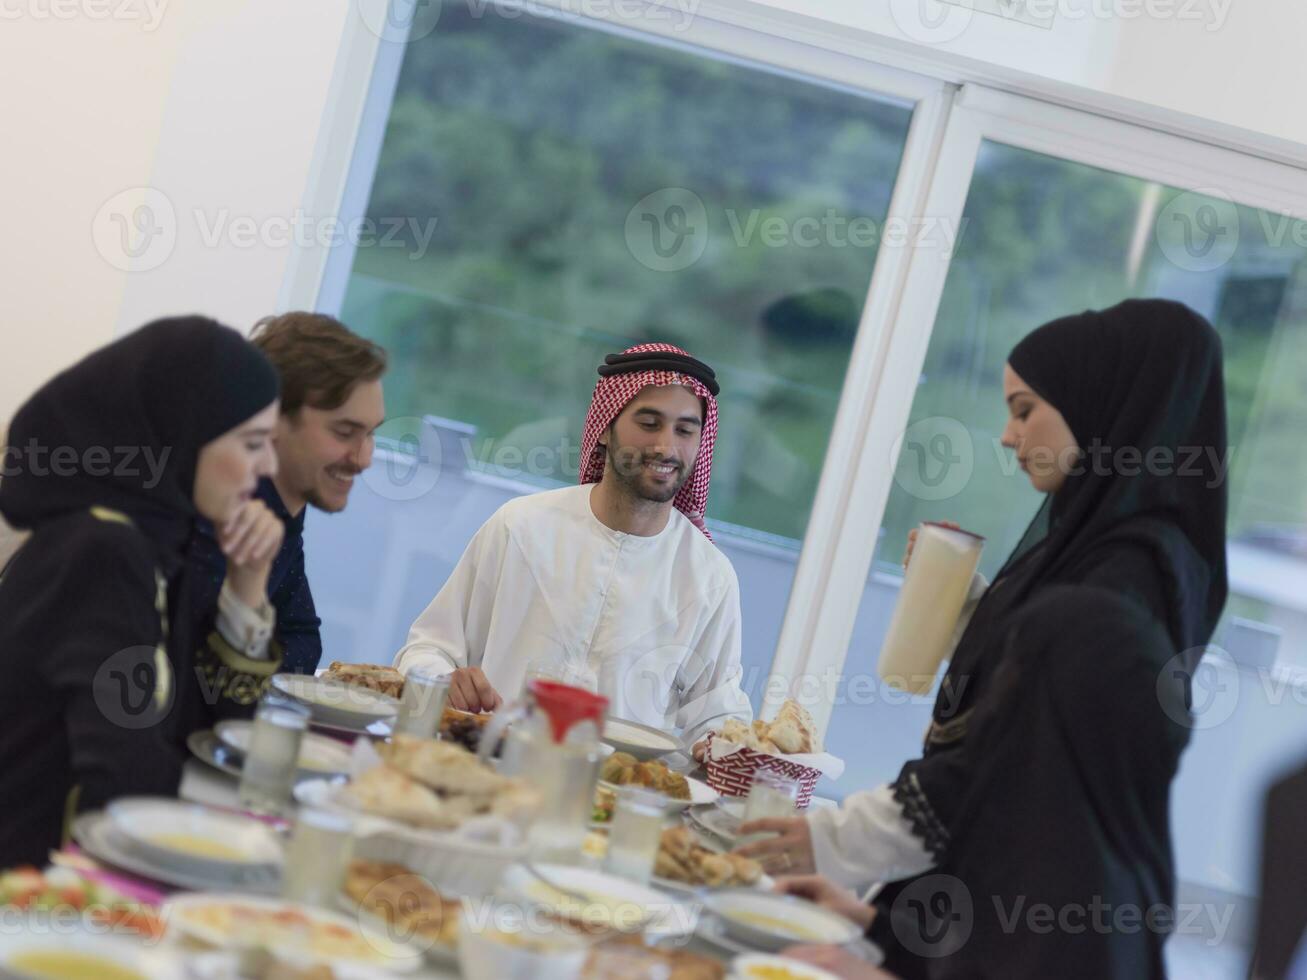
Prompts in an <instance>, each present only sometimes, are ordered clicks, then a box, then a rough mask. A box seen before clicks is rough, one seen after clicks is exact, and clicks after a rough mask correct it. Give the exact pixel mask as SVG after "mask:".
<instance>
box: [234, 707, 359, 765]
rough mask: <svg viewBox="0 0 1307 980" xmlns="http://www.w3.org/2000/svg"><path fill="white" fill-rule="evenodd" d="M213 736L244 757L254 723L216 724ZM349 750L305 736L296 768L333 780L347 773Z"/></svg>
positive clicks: (322, 737)
mask: <svg viewBox="0 0 1307 980" xmlns="http://www.w3.org/2000/svg"><path fill="white" fill-rule="evenodd" d="M213 733H214V734H215V735H217V736H218V739H219V740H220V741H221V742H222V743H223V744H224V745H226V746H227V747H229V748H231V749H233V750H235V751H236V752H239V753H240V754H241V755H245V754H246V753H248V752H249V750H250V739H251V738H252V737H253V734H254V722H252V721H244V720H237V719H232V720H228V721H220V722H218V724H217V725H215V726H214V729H213ZM349 762H350V751H349V746H348V745H346V744H345V743H344V742H341V741H339V740H337V739H334V738H327V736H325V735H315V734H314V733H313V732H306V733H305V734H304V740H303V741H302V742H300V757H299V762H298V764H297V768H299V769H300V770H301V771H303V772H306V773H315V774H317V775H326V776H336V775H340V774H342V773H347V772H349Z"/></svg>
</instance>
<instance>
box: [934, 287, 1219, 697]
mask: <svg viewBox="0 0 1307 980" xmlns="http://www.w3.org/2000/svg"><path fill="white" fill-rule="evenodd" d="M1008 363H1009V364H1011V366H1012V369H1013V370H1014V371H1015V372H1016V373H1017V374H1018V375H1019V376H1020V377H1021V379H1022V380H1023V381H1024V382H1025V383H1026V384H1027V385H1029V386H1030V387H1031V389H1033V391H1034V392H1035V393H1036V394H1037V395H1039V396H1040V397H1041V398H1043V399H1044V400H1045V401H1047V402H1049V403H1050V404H1051V405H1052V406H1053V407H1054V408H1056V409H1057V410H1058V411H1059V412H1060V413H1061V414H1062V416H1063V418H1064V419H1065V420H1066V422H1067V425H1068V426H1069V427H1070V429H1071V432H1072V434H1073V435H1074V436H1075V439H1076V442H1077V444H1078V445H1079V447H1080V449H1081V451H1082V454H1083V455H1082V456H1081V459H1080V461H1079V464H1078V467H1077V470H1076V472H1074V473H1073V474H1072V475H1070V476H1068V477H1067V478H1066V481H1065V483H1064V484H1063V486H1062V488H1061V489H1060V490H1058V491H1057V493H1055V494H1051V495H1049V497H1048V498H1047V499H1046V500H1045V502H1044V504H1043V506H1042V507H1041V508H1040V510H1039V512H1038V514H1036V516H1035V519H1034V520H1033V521H1032V522H1031V524H1030V527H1029V529H1028V530H1027V531H1026V534H1025V536H1024V537H1023V539H1022V541H1021V543H1020V544H1019V545H1018V546H1017V548H1016V549H1015V550H1014V551H1013V553H1012V555H1011V556H1010V557H1009V558H1008V560H1007V561H1006V562H1005V563H1004V565H1003V567H1002V568H1001V569H1000V570H999V573H998V575H997V576H996V577H995V579H994V582H993V584H992V585H991V587H990V589H989V591H988V592H987V593H986V595H985V597H984V598H983V599H982V600H981V602H980V604H979V605H978V606H977V608H976V610H975V613H974V614H973V616H972V618H971V622H970V623H969V624H968V627H967V629H966V631H965V632H964V634H963V636H962V638H961V640H960V641H959V643H958V646H957V650H956V651H955V654H954V657H953V661H952V663H951V664H950V669H949V674H950V675H953V676H954V677H955V678H956V677H957V676H959V675H963V676H968V677H969V676H971V675H972V673H973V672H974V671H975V669H976V667H977V664H978V662H979V661H980V660H981V659H982V658H985V657H987V656H988V655H989V652H990V647H991V645H992V641H993V639H994V638H995V637H996V636H997V635H999V634H1000V633H1001V628H1002V621H1003V619H1004V618H1006V617H1007V616H1008V615H1009V614H1010V613H1011V612H1012V611H1013V610H1014V609H1016V608H1019V606H1020V604H1021V603H1022V602H1023V601H1025V600H1026V599H1027V598H1028V597H1029V596H1030V595H1031V594H1032V593H1033V592H1034V591H1035V590H1037V589H1039V588H1042V587H1046V586H1049V585H1053V584H1056V583H1059V582H1077V581H1080V580H1081V578H1082V576H1083V574H1084V572H1085V571H1086V569H1087V568H1088V567H1089V566H1092V565H1093V564H1094V563H1095V562H1097V561H1099V560H1101V559H1102V557H1103V556H1104V555H1106V554H1109V553H1110V552H1111V551H1112V550H1114V549H1120V548H1135V549H1137V550H1142V551H1144V552H1146V553H1147V554H1148V555H1149V556H1150V557H1151V559H1152V562H1153V564H1154V565H1155V567H1156V569H1157V570H1158V572H1159V573H1160V575H1161V579H1162V586H1163V589H1164V592H1165V596H1164V598H1165V607H1166V608H1165V612H1166V621H1165V622H1164V623H1163V625H1164V626H1165V627H1166V628H1167V630H1168V631H1169V632H1170V634H1171V638H1172V641H1173V642H1174V643H1175V645H1176V649H1177V651H1183V652H1184V653H1185V655H1186V663H1187V665H1188V666H1189V667H1190V668H1192V667H1194V666H1196V664H1197V660H1198V658H1199V657H1200V656H1201V654H1202V647H1203V645H1204V644H1206V643H1207V641H1208V640H1209V639H1210V638H1211V635H1212V631H1213V630H1214V629H1215V628H1216V624H1217V620H1218V619H1219V618H1220V615H1221V610H1222V609H1223V608H1224V606H1225V600H1226V594H1227V582H1226V567H1225V522H1226V507H1227V496H1228V494H1227V479H1228V464H1229V457H1228V448H1227V445H1226V427H1225V385H1224V380H1223V378H1224V376H1223V370H1222V362H1221V341H1220V337H1219V336H1218V335H1217V333H1216V331H1215V330H1213V329H1212V327H1211V325H1210V324H1209V323H1208V322H1207V321H1206V320H1204V319H1203V318H1202V317H1200V316H1199V315H1198V314H1197V313H1195V312H1194V311H1193V310H1191V309H1189V308H1188V307H1187V306H1184V305H1183V304H1180V303H1174V302H1171V301H1169V300H1139V299H1132V300H1126V301H1125V302H1123V303H1120V304H1118V305H1116V306H1113V307H1111V308H1110V309H1106V310H1101V311H1097V312H1086V313H1081V314H1078V315H1076V316H1069V317H1063V318H1061V319H1058V320H1054V321H1052V322H1050V323H1046V324H1044V325H1043V326H1042V327H1040V328H1038V329H1037V330H1035V331H1033V332H1032V333H1030V334H1028V335H1027V336H1026V337H1025V338H1024V339H1023V340H1022V341H1021V342H1020V343H1018V344H1017V345H1016V347H1014V348H1013V350H1012V353H1011V354H1010V355H1009V357H1008ZM1119 584H1120V586H1121V587H1122V589H1123V591H1128V590H1129V586H1130V583H1129V582H1121V583H1119ZM955 693H956V692H954V691H950V692H949V694H950V695H953V694H955ZM942 700H943V701H945V702H947V703H949V704H950V705H951V706H952V707H955V708H956V707H957V706H958V705H960V704H962V703H963V702H964V701H965V700H966V698H965V694H962V695H961V696H957V697H950V698H945V699H942Z"/></svg>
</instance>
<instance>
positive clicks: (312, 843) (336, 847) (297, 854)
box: [281, 808, 354, 908]
mask: <svg viewBox="0 0 1307 980" xmlns="http://www.w3.org/2000/svg"><path fill="white" fill-rule="evenodd" d="M353 834H354V822H353V820H351V819H350V818H349V816H348V815H346V814H343V813H331V812H330V811H327V810H312V809H308V808H305V809H302V810H300V812H299V817H298V818H297V819H296V821H295V831H294V833H293V834H292V835H291V839H290V847H289V848H288V849H287V852H286V864H285V868H284V871H283V875H282V884H281V897H282V898H285V899H287V900H289V901H292V902H304V903H306V904H308V905H318V906H322V907H324V908H325V907H330V906H331V905H333V904H334V903H335V899H336V896H337V895H338V894H339V893H340V891H341V889H342V888H343V887H344V885H345V872H346V870H347V869H348V867H349V860H350V857H351V852H352V850H353V844H354V837H353Z"/></svg>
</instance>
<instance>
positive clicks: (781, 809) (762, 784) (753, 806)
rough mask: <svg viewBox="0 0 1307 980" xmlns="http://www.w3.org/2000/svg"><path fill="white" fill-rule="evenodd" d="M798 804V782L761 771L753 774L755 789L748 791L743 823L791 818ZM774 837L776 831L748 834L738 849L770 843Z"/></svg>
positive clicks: (742, 838) (767, 770) (741, 839)
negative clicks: (763, 841)
mask: <svg viewBox="0 0 1307 980" xmlns="http://www.w3.org/2000/svg"><path fill="white" fill-rule="evenodd" d="M798 801H799V781H798V780H797V779H791V778H790V777H788V776H783V775H781V774H780V773H778V772H776V771H775V770H774V769H759V770H757V771H756V772H755V773H754V774H753V785H752V786H750V787H749V798H748V799H747V800H745V803H744V818H743V819H742V820H741V823H749V822H751V821H753V820H770V819H773V818H776V817H792V816H794V814H795V813H796V812H797V810H798ZM774 836H776V835H775V832H774V831H765V832H763V833H758V834H747V835H745V836H742V837H741V838H740V840H739V842H738V844H737V846H740V845H743V844H752V843H754V842H755V841H760V840H767V838H769V837H774Z"/></svg>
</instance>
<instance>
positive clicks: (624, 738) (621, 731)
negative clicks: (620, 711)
mask: <svg viewBox="0 0 1307 980" xmlns="http://www.w3.org/2000/svg"><path fill="white" fill-rule="evenodd" d="M602 740H603V741H604V743H605V744H607V745H611V746H612V747H613V748H615V749H616V750H617V751H618V752H625V753H626V754H627V755H633V756H635V757H636V758H637V759H639V760H640V761H641V762H648V761H649V760H650V759H661V758H662V757H663V756H665V755H669V754H671V753H672V752H675V751H677V750H678V749H679V748H680V747H681V740H680V739H678V738H676V737H675V736H673V735H669V734H667V732H664V731H660V730H659V729H657V728H651V727H650V726H648V725H641V724H640V723H639V722H634V721H627V720H626V719H624V718H609V719H608V720H607V721H606V722H604V733H603V736H602Z"/></svg>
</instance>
